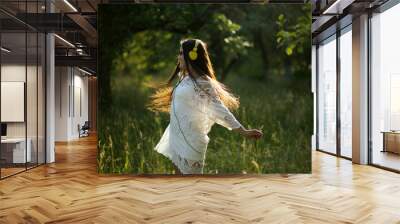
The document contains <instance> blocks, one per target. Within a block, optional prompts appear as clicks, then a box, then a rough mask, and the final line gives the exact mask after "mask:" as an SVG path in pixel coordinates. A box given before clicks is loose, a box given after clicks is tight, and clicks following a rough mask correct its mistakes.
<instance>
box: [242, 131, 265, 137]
mask: <svg viewBox="0 0 400 224" xmlns="http://www.w3.org/2000/svg"><path fill="white" fill-rule="evenodd" d="M244 136H245V137H247V138H254V139H260V138H261V137H262V136H263V133H262V132H261V130H257V129H250V130H246V131H245V132H244Z"/></svg>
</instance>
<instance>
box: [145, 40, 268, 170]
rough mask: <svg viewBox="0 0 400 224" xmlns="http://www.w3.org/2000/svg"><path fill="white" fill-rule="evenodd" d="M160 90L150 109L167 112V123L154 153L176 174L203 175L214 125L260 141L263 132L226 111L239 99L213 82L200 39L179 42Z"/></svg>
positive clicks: (210, 68) (204, 49) (205, 50)
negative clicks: (174, 60) (172, 66)
mask: <svg viewBox="0 0 400 224" xmlns="http://www.w3.org/2000/svg"><path fill="white" fill-rule="evenodd" d="M175 78H179V81H178V82H177V84H176V85H175V87H174V88H172V87H166V88H161V89H159V90H158V91H157V92H156V93H155V94H154V95H153V96H152V101H151V103H150V105H149V108H150V109H152V110H153V111H163V112H166V111H167V112H170V123H169V125H168V127H167V128H166V129H165V131H164V134H163V135H162V137H161V139H160V141H159V142H158V144H157V145H156V147H155V150H156V151H157V152H159V153H161V154H163V155H164V156H166V157H168V158H169V159H170V160H171V161H172V162H173V164H174V167H175V173H177V174H202V173H203V167H204V161H205V156H206V151H207V145H208V142H209V138H208V136H207V134H208V132H209V131H210V129H211V127H212V126H213V124H214V123H217V124H220V125H222V126H224V127H226V128H227V129H228V130H233V131H236V132H239V133H240V134H242V135H244V136H245V137H248V138H255V139H259V138H260V137H261V136H262V132H261V131H260V130H257V129H251V130H248V129H246V128H244V127H243V126H242V125H241V124H240V123H239V121H237V120H236V118H235V117H234V116H233V114H232V113H231V112H230V111H229V109H237V108H238V107H239V101H238V98H236V97H235V96H234V95H232V94H231V93H230V92H229V91H228V89H227V88H226V87H225V86H224V85H223V84H222V83H220V82H218V81H217V80H216V77H215V73H214V70H213V67H212V64H211V61H210V58H209V55H208V52H207V47H206V44H205V43H204V42H203V41H201V40H199V39H187V40H183V41H181V47H180V53H179V56H178V64H177V66H176V68H175V72H174V73H173V74H172V76H171V77H170V78H169V80H168V83H167V84H171V83H172V81H173V80H174V79H175Z"/></svg>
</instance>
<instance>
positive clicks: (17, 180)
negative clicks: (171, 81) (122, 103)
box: [0, 137, 400, 224]
mask: <svg viewBox="0 0 400 224" xmlns="http://www.w3.org/2000/svg"><path fill="white" fill-rule="evenodd" d="M56 151H57V153H56V158H57V162H56V163H54V164H50V165H46V166H41V167H38V168H35V169H33V170H29V171H27V172H26V173H22V174H19V175H17V176H13V177H10V178H8V179H5V180H2V181H0V223H118V224H120V223H374V224H376V223H384V224H386V223H400V175H399V174H396V173H391V172H388V171H384V170H381V169H377V168H374V167H370V166H360V165H353V164H352V163H351V162H350V161H348V160H344V159H338V158H335V157H333V156H330V155H326V154H323V153H320V152H313V174H301V175H265V176H259V177H256V176H239V177H170V176H163V177H159V176H158V177H138V176H100V175H98V174H97V173H96V139H95V138H94V137H90V138H86V139H84V140H81V141H77V142H72V143H69V144H57V148H56Z"/></svg>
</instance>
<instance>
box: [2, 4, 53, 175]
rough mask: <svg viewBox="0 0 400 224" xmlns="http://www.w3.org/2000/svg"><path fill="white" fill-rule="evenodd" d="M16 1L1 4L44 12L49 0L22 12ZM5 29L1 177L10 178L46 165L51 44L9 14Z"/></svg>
mask: <svg viewBox="0 0 400 224" xmlns="http://www.w3.org/2000/svg"><path fill="white" fill-rule="evenodd" d="M14 3H15V2H14ZM14 3H8V4H5V3H4V2H2V3H1V4H0V6H2V7H3V6H4V7H8V8H14V9H16V10H17V13H24V12H29V13H40V12H43V5H44V1H29V2H27V1H19V2H18V7H17V8H16V7H14V6H15V4H14ZM26 3H28V5H26ZM4 21H7V22H4ZM0 26H1V27H0V46H1V57H0V72H1V73H0V81H1V85H0V90H1V91H0V92H1V98H0V102H1V105H0V110H1V116H0V117H1V133H2V137H1V144H0V178H5V177H7V176H10V175H13V174H16V173H19V172H22V171H24V170H27V169H29V168H32V167H36V166H37V165H39V164H43V163H45V92H46V90H45V59H46V52H45V44H46V40H45V35H44V34H43V33H40V31H38V30H36V29H35V28H33V27H31V26H29V25H27V24H24V23H23V22H21V21H18V20H17V19H15V18H13V17H12V16H10V15H8V14H5V13H3V12H0Z"/></svg>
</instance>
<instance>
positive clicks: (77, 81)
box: [55, 67, 88, 141]
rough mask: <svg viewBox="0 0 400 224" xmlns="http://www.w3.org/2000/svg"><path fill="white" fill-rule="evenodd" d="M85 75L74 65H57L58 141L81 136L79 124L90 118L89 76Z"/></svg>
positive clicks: (56, 108) (56, 104)
mask: <svg viewBox="0 0 400 224" xmlns="http://www.w3.org/2000/svg"><path fill="white" fill-rule="evenodd" d="M83 75H84V73H82V72H80V71H79V70H78V69H76V68H73V67H56V92H55V119H56V132H55V134H56V136H55V140H56V141H69V140H73V139H77V138H79V133H78V124H80V125H81V126H82V125H83V124H84V123H85V121H87V120H88V78H87V77H86V76H83ZM79 101H80V102H79ZM80 106H81V108H79V107H80ZM80 109H81V111H80Z"/></svg>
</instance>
